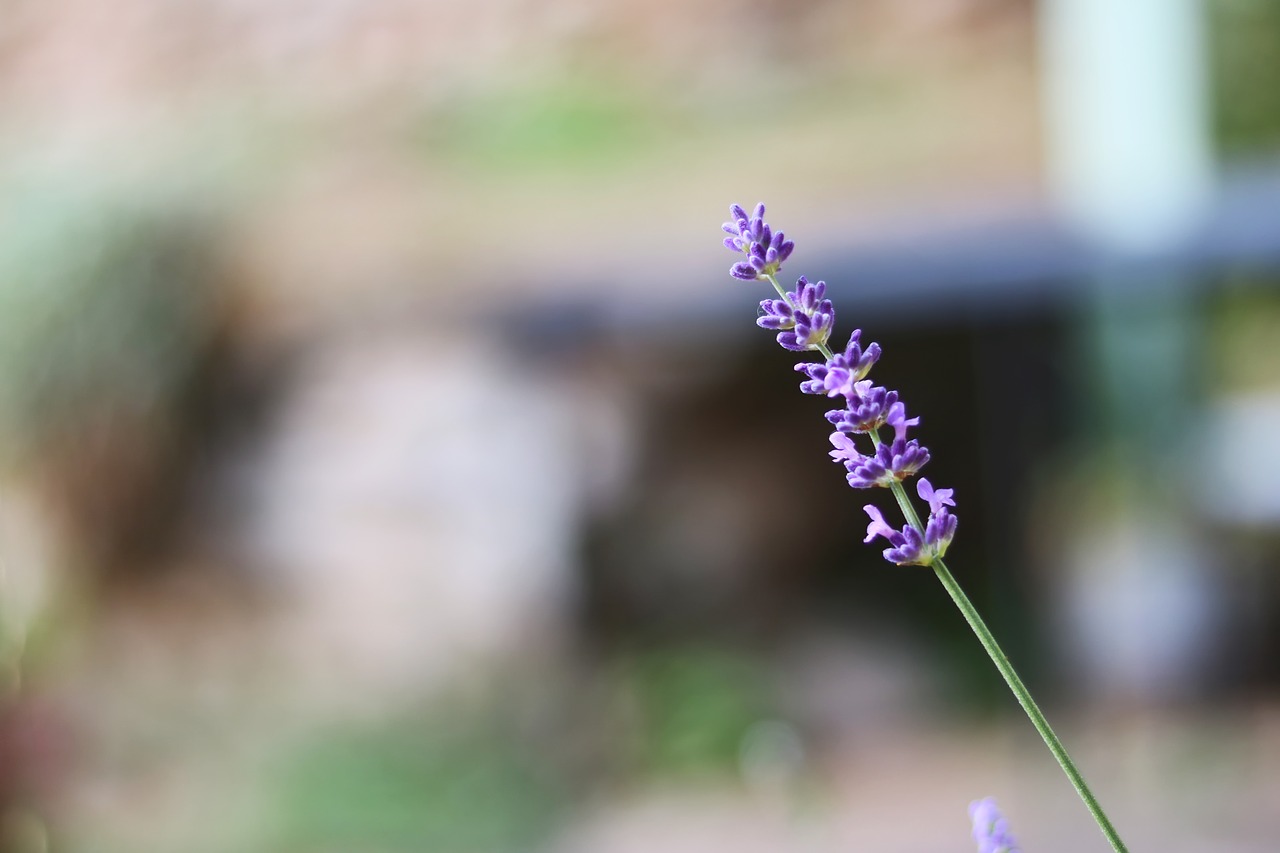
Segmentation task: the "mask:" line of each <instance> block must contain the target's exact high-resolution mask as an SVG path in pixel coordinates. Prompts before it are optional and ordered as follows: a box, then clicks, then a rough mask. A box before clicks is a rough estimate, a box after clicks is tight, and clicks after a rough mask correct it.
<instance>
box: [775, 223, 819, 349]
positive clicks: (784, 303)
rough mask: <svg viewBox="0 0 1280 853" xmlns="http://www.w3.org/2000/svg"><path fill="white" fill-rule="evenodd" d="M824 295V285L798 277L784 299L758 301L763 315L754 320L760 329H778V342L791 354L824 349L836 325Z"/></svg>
mask: <svg viewBox="0 0 1280 853" xmlns="http://www.w3.org/2000/svg"><path fill="white" fill-rule="evenodd" d="M765 227H766V228H767V227H768V226H765ZM826 293H827V284H826V282H823V281H820V282H818V283H817V284H810V283H809V280H808V279H807V278H805V277H804V276H800V278H799V279H797V280H796V289H795V290H790V291H787V294H786V298H785V299H765V300H762V301H761V302H760V310H761V311H763V312H764V313H763V314H761V315H760V316H759V317H758V318H757V319H756V325H757V326H759V327H760V328H762V329H770V330H775V331H778V330H780V331H778V343H779V344H781V345H782V348H783V349H789V350H791V351H792V352H804V351H805V350H816V349H819V348H821V347H824V346H826V345H827V338H829V337H831V327H832V326H834V325H835V322H836V309H835V306H833V305H832V304H831V300H830V299H827V298H826Z"/></svg>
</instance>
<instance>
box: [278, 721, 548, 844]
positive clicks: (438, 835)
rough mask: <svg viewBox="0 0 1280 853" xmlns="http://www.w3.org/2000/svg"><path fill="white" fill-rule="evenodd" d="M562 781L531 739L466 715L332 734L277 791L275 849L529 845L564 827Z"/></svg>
mask: <svg viewBox="0 0 1280 853" xmlns="http://www.w3.org/2000/svg"><path fill="white" fill-rule="evenodd" d="M563 794H564V791H563V784H562V781H561V780H558V779H556V778H553V777H551V776H550V774H549V773H548V771H547V769H546V767H545V765H542V764H540V763H539V762H538V760H537V757H536V754H535V753H534V752H533V751H532V750H531V749H530V748H529V746H528V745H525V744H521V743H520V742H519V741H518V740H515V739H513V738H511V737H510V736H509V735H507V734H504V733H503V732H501V731H500V730H497V729H495V728H493V727H490V726H487V725H484V724H480V725H468V724H467V723H466V721H453V722H451V723H449V724H445V725H441V724H439V723H438V722H433V723H432V724H430V725H422V724H418V725H410V724H398V725H395V726H389V727H386V728H381V729H373V730H360V729H351V730H345V731H336V732H329V733H326V734H324V735H323V736H322V737H320V738H318V739H315V740H314V741H312V742H311V743H309V744H308V745H306V746H304V747H303V748H302V749H301V750H299V751H298V752H297V754H296V755H294V756H293V758H292V759H291V760H290V761H289V763H288V765H287V766H286V768H285V769H284V771H283V773H282V775H281V777H280V779H279V780H278V783H277V785H276V786H275V788H274V796H275V797H276V802H275V803H274V808H273V809H272V811H274V813H275V814H276V815H277V817H276V824H277V825H276V829H275V830H274V832H273V833H272V835H273V837H272V838H271V839H270V842H269V843H268V844H267V849H272V850H282V851H283V850H334V851H338V850H352V849H359V850H366V851H371V850H379V851H400V850H405V851H408V850H450V851H458V853H500V852H501V851H515V850H527V849H529V848H530V847H531V846H533V845H536V844H537V843H538V842H539V841H541V840H542V839H544V838H545V837H546V836H547V834H548V833H549V832H550V831H551V830H552V829H553V828H554V827H555V826H556V825H557V823H558V821H559V819H560V817H561V815H562V812H563V809H564V804H565V799H564V796H563Z"/></svg>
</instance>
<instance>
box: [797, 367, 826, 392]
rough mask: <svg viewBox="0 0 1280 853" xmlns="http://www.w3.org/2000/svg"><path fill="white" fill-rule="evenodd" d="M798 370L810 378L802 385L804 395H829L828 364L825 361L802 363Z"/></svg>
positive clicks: (801, 389)
mask: <svg viewBox="0 0 1280 853" xmlns="http://www.w3.org/2000/svg"><path fill="white" fill-rule="evenodd" d="M796 370H797V371H798V372H800V373H803V374H804V375H805V376H807V377H808V378H807V379H805V380H803V381H802V382H801V383H800V391H801V392H802V393H804V394H822V395H823V396H825V395H826V393H827V371H828V368H827V363H826V362H825V361H802V362H800V363H799V364H797V365H796Z"/></svg>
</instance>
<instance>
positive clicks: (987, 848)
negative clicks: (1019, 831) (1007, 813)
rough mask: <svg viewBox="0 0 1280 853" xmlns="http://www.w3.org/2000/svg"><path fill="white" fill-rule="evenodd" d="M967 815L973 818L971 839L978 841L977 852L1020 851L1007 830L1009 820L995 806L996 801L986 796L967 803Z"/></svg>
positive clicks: (1007, 852)
mask: <svg viewBox="0 0 1280 853" xmlns="http://www.w3.org/2000/svg"><path fill="white" fill-rule="evenodd" d="M969 817H970V818H971V819H972V820H973V840H974V841H976V842H977V843H978V853H1021V849H1020V848H1019V847H1018V842H1017V841H1014V840H1013V835H1012V834H1010V832H1009V822H1008V821H1006V820H1005V819H1004V815H1002V814H1000V810H999V809H998V808H996V801H995V800H993V799H991V798H990V797H987V798H986V799H985V800H977V801H975V802H973V803H970V804H969Z"/></svg>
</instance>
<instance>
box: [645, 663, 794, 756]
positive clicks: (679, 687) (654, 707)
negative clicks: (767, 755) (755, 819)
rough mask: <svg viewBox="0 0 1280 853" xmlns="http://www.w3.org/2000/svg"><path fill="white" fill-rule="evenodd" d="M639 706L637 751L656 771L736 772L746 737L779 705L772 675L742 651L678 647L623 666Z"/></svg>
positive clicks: (774, 712) (769, 716) (771, 716)
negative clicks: (773, 694) (774, 696)
mask: <svg viewBox="0 0 1280 853" xmlns="http://www.w3.org/2000/svg"><path fill="white" fill-rule="evenodd" d="M625 677H626V679H627V682H628V686H629V692H630V693H631V694H632V696H633V697H634V699H635V702H636V705H637V709H638V711H639V726H638V731H637V732H636V737H637V739H636V744H635V745H636V750H637V752H636V755H637V758H638V759H639V764H640V766H641V768H642V770H643V771H644V772H647V773H649V774H653V775H658V776H662V775H684V774H701V773H732V772H736V770H737V768H738V759H739V754H740V751H741V748H742V742H743V737H744V736H745V735H746V733H747V731H748V730H749V729H750V728H751V727H752V725H754V724H755V723H757V722H759V721H760V720H763V719H772V718H774V717H775V715H776V711H774V709H773V708H772V705H773V702H772V701H771V697H770V695H769V690H768V685H769V684H770V683H771V678H770V673H769V671H768V669H767V667H766V666H765V665H763V664H759V663H755V662H753V661H752V660H750V659H749V658H747V657H746V656H745V655H743V654H735V653H731V652H728V651H724V650H716V649H709V648H688V647H675V648H672V649H669V650H662V651H652V652H649V653H647V654H644V655H640V656H637V657H636V658H635V659H634V660H632V661H630V662H629V663H628V665H627V667H626V676H625Z"/></svg>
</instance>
